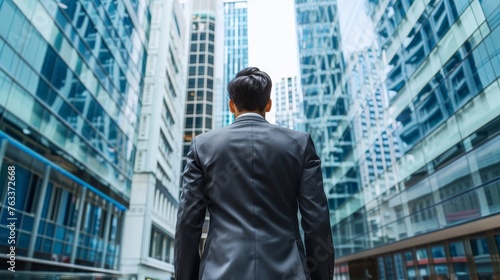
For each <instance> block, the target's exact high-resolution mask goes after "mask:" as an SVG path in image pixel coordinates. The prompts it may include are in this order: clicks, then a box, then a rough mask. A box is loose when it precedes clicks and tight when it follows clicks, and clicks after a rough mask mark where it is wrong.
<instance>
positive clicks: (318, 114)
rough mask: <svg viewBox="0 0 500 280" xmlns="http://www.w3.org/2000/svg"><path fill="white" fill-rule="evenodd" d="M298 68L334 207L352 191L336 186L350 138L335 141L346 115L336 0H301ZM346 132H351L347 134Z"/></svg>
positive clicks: (308, 125)
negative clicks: (335, 181)
mask: <svg viewBox="0 0 500 280" xmlns="http://www.w3.org/2000/svg"><path fill="white" fill-rule="evenodd" d="M295 10H296V24H297V39H298V53H299V67H300V68H299V71H300V81H301V87H302V91H303V93H304V97H303V110H304V115H305V118H306V119H305V127H304V129H305V130H306V131H307V132H309V133H310V134H311V137H312V139H313V141H314V143H315V147H316V151H317V153H318V155H319V156H320V157H321V160H322V171H323V179H324V186H325V191H326V194H327V198H328V203H329V206H330V208H331V209H336V208H337V207H339V205H341V204H342V203H343V202H344V201H345V200H346V199H347V198H348V197H349V196H350V194H349V193H347V190H342V189H339V188H337V189H335V188H334V180H333V177H332V175H333V173H334V172H335V170H336V169H337V168H340V167H342V168H348V165H349V164H352V163H347V161H346V160H347V158H346V155H347V152H348V150H350V149H351V146H352V143H350V142H349V141H340V142H334V141H333V140H334V137H342V135H337V134H338V133H339V132H340V130H339V124H340V122H342V121H345V120H346V118H347V110H346V102H347V100H346V91H345V89H344V88H343V87H342V86H341V77H342V73H343V71H344V70H343V69H344V60H343V57H342V52H341V50H340V27H339V15H338V13H337V6H336V1H331V0H296V1H295ZM346 133H347V134H348V133H349V132H346Z"/></svg>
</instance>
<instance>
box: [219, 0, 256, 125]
mask: <svg viewBox="0 0 500 280" xmlns="http://www.w3.org/2000/svg"><path fill="white" fill-rule="evenodd" d="M246 67H248V3H247V0H224V77H223V82H222V87H221V91H220V93H218V94H221V95H222V97H221V98H220V102H219V103H220V106H222V111H221V113H222V116H221V123H217V124H216V125H217V127H223V126H228V125H230V124H231V123H233V121H234V115H233V114H232V113H231V112H230V111H229V104H228V102H229V93H228V92H227V88H226V86H227V84H228V83H229V81H231V80H232V79H233V78H234V76H236V73H238V72H239V71H240V70H242V69H244V68H246Z"/></svg>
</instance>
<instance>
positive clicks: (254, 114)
mask: <svg viewBox="0 0 500 280" xmlns="http://www.w3.org/2000/svg"><path fill="white" fill-rule="evenodd" d="M241 116H258V117H261V118H264V117H262V116H261V115H259V114H257V113H253V112H248V113H243V114H241V115H239V116H238V118H239V117H241Z"/></svg>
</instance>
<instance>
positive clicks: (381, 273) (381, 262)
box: [377, 257, 387, 280]
mask: <svg viewBox="0 0 500 280" xmlns="http://www.w3.org/2000/svg"><path fill="white" fill-rule="evenodd" d="M377 261H378V274H379V275H378V276H379V279H380V280H386V279H387V278H386V277H385V267H384V258H383V257H378V258H377Z"/></svg>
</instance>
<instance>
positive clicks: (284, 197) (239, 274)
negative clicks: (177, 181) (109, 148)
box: [175, 67, 334, 280]
mask: <svg viewBox="0 0 500 280" xmlns="http://www.w3.org/2000/svg"><path fill="white" fill-rule="evenodd" d="M271 86H272V83H271V78H270V77H269V76H268V75H267V74H266V73H265V72H263V71H260V70H259V69H258V68H255V67H250V68H247V69H244V70H242V71H240V72H239V73H238V74H237V75H236V77H235V78H234V79H233V80H232V81H231V82H229V84H228V86H227V89H228V91H229V96H230V100H229V107H230V110H231V112H232V113H233V114H234V115H235V117H236V119H235V121H234V123H233V124H231V125H230V126H228V127H225V128H222V129H218V130H213V131H210V132H207V133H205V134H201V135H199V136H197V137H195V138H194V139H193V141H192V143H191V148H190V150H189V152H188V154H187V163H186V168H185V170H184V173H183V185H182V194H181V198H180V205H179V212H178V216H177V227H176V235H175V273H176V280H188V279H189V280H198V279H203V280H234V279H236V280H248V279H258V280H267V279H270V280H281V279H312V280H323V279H325V280H326V279H332V278H333V265H334V251H333V242H332V234H331V228H330V219H329V212H328V205H327V201H326V196H325V193H324V190H323V182H322V175H321V162H320V159H319V158H318V156H317V155H316V151H315V149H314V144H313V142H312V140H311V137H310V136H309V134H307V133H303V132H298V131H294V130H290V129H286V128H282V127H278V126H276V125H272V124H269V123H268V122H267V121H266V120H265V114H266V112H269V111H270V110H271V99H270V96H271ZM205 209H208V212H209V213H210V225H209V230H208V236H207V241H206V244H205V249H204V252H203V254H202V256H201V258H200V255H199V253H198V244H199V241H200V236H201V233H202V226H203V222H204V220H205ZM298 210H300V214H301V224H302V229H303V231H304V242H302V240H301V236H300V233H299V223H298V217H297V216H298V215H297V214H298V212H297V211H298ZM304 243H305V250H304V245H303V244H304Z"/></svg>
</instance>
